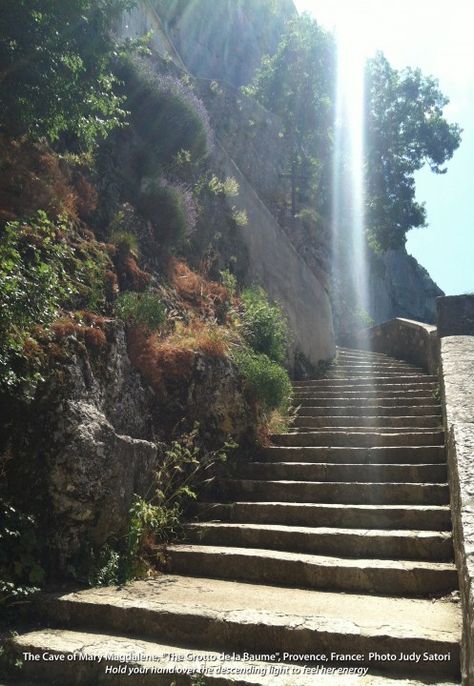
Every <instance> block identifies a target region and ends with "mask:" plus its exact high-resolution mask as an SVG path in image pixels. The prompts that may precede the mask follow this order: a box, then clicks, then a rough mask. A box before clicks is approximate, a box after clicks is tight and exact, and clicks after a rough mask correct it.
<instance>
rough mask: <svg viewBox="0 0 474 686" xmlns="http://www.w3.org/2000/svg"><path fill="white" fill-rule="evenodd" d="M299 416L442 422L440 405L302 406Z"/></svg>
mask: <svg viewBox="0 0 474 686" xmlns="http://www.w3.org/2000/svg"><path fill="white" fill-rule="evenodd" d="M298 414H300V415H301V414H304V415H305V416H309V417H311V416H313V417H347V416H349V417H357V416H359V417H429V416H431V417H433V416H436V417H437V418H438V419H439V420H440V421H441V406H440V405H373V406H366V405H362V404H361V405H350V404H341V405H334V404H331V405H327V406H324V405H323V406H318V405H314V406H311V405H308V404H305V405H302V406H300V408H299V413H298Z"/></svg>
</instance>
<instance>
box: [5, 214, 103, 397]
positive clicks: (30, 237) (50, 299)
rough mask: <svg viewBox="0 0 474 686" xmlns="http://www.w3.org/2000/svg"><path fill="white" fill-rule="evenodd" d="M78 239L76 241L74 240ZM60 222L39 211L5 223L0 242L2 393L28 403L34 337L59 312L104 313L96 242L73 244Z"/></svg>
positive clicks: (36, 351)
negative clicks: (84, 310)
mask: <svg viewBox="0 0 474 686" xmlns="http://www.w3.org/2000/svg"><path fill="white" fill-rule="evenodd" d="M76 238H77V237H76ZM76 238H74V237H73V236H72V235H71V227H70V226H69V225H68V224H67V223H65V222H64V221H60V220H58V221H56V222H55V223H53V222H51V221H50V220H49V219H48V217H47V216H46V214H45V213H44V212H42V211H39V212H38V213H37V215H36V217H35V218H34V219H31V220H29V221H28V222H26V221H25V222H16V221H15V222H9V223H8V224H7V225H6V226H5V227H4V229H3V233H2V234H1V237H0V389H1V390H4V391H10V392H12V391H15V392H16V391H18V392H21V393H23V394H24V395H25V396H26V397H28V396H29V397H31V395H32V393H33V392H34V389H35V385H36V383H37V382H38V381H39V380H40V379H41V375H40V366H41V347H40V346H39V345H38V342H37V340H36V338H37V336H38V333H37V332H38V331H40V332H41V331H42V332H43V334H44V329H47V328H49V326H50V325H51V323H52V322H53V321H54V320H55V319H56V318H57V316H58V313H59V311H60V309H61V307H66V308H69V309H74V308H76V307H83V308H87V309H95V308H97V307H102V306H103V305H104V304H105V300H106V288H107V285H106V271H107V268H108V266H109V259H108V257H107V255H106V254H105V252H104V250H103V247H101V246H100V244H99V243H97V242H96V241H94V240H87V241H86V240H76Z"/></svg>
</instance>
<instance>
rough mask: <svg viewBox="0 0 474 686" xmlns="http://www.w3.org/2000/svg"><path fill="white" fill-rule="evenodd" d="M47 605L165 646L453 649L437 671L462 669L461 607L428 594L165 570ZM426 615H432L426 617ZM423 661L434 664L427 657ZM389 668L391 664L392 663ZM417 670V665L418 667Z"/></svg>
mask: <svg viewBox="0 0 474 686" xmlns="http://www.w3.org/2000/svg"><path fill="white" fill-rule="evenodd" d="M176 592H177V593H176ZM276 598H278V599H279V603H278V604H277V605H276V606H275V599H276ZM242 600H244V603H243V604H242ZM223 601H224V602H223ZM246 603H247V604H246ZM438 607H439V610H438ZM362 608H364V612H361V610H362ZM372 609H373V610H375V612H377V613H379V614H380V613H381V618H382V617H384V618H385V617H386V619H387V620H389V621H386V620H385V621H384V622H383V628H380V626H379V625H378V623H377V622H374V621H371V620H370V615H371V611H372ZM41 611H42V618H43V621H48V620H49V621H54V622H55V624H56V626H58V624H63V625H66V623H68V624H69V626H72V625H73V624H74V626H75V627H76V628H78V627H87V626H93V627H94V631H100V630H102V629H105V630H106V631H107V632H111V631H117V630H119V631H120V632H124V631H126V633H127V634H129V635H132V634H139V635H141V636H147V637H153V638H154V639H157V638H159V640H160V641H162V642H166V643H169V642H172V643H174V642H176V641H177V640H178V639H177V638H176V637H179V642H180V644H181V645H190V646H195V647H197V648H201V649H209V648H211V650H225V651H229V648H231V649H232V650H234V651H237V652H243V651H249V652H252V653H256V652H275V651H280V652H284V651H288V652H290V653H314V651H315V646H317V648H318V652H324V651H329V652H330V651H334V650H335V648H334V646H337V650H338V652H340V653H354V652H362V653H365V652H367V653H368V652H369V651H373V650H377V651H380V653H383V652H391V651H393V650H395V651H396V652H398V651H401V650H403V651H404V652H413V651H416V652H421V653H423V652H424V651H428V652H430V653H434V652H437V653H443V652H447V653H449V654H450V655H451V660H449V662H448V661H445V662H444V663H440V664H437V665H436V670H437V671H442V670H443V669H445V670H447V672H448V673H453V674H455V675H457V674H458V671H459V638H460V636H459V633H460V631H459V626H458V620H457V618H456V613H455V611H454V610H453V609H452V607H451V606H445V605H444V604H440V605H438V604H437V603H435V604H433V603H432V602H431V601H425V600H416V599H413V600H406V599H396V598H379V597H375V598H373V597H365V596H360V595H353V594H352V595H343V596H342V597H341V595H340V594H334V593H329V592H317V591H312V592H308V591H305V590H298V589H294V590H293V591H291V593H286V592H285V593H284V592H283V589H278V588H274V587H271V586H262V585H258V586H256V585H252V584H239V583H229V582H227V581H220V580H214V579H212V578H207V579H206V580H205V581H201V580H199V579H195V578H194V579H192V578H186V577H176V576H171V577H170V576H165V577H161V578H159V579H156V580H155V581H150V582H134V583H132V584H131V585H129V586H127V587H122V588H100V589H90V590H88V591H83V592H81V593H76V594H68V595H63V596H62V597H52V598H49V599H44V600H43V603H42V607H41ZM440 613H441V615H440ZM439 616H441V619H438V617H439ZM427 617H428V618H430V617H432V618H433V620H434V621H432V622H430V621H428V623H427V621H426V618H427ZM365 618H367V619H365ZM420 620H422V621H421V622H420ZM403 664H404V663H401V664H400V665H396V666H395V669H396V670H399V669H400V667H403ZM376 666H377V663H376V664H372V665H371V667H372V668H374V667H376ZM384 667H387V665H386V664H384ZM421 668H422V671H423V672H425V673H427V672H429V671H432V665H430V664H427V663H425V664H424V665H421ZM388 669H390V670H391V671H393V669H394V665H393V663H392V664H390V665H388ZM409 671H410V672H413V666H412V665H411V664H410V665H409Z"/></svg>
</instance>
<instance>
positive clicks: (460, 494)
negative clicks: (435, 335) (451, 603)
mask: <svg viewBox="0 0 474 686" xmlns="http://www.w3.org/2000/svg"><path fill="white" fill-rule="evenodd" d="M440 360H441V364H440V375H441V382H442V391H443V398H444V403H443V404H444V409H445V422H446V427H445V428H446V436H447V447H448V474H449V485H450V493H451V511H452V520H453V539H454V551H455V557H456V565H457V568H458V574H459V588H460V591H461V599H462V608H463V650H462V666H461V668H462V676H463V684H473V683H474V336H447V337H445V338H442V339H441V353H440Z"/></svg>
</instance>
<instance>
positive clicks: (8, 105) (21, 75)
mask: <svg viewBox="0 0 474 686" xmlns="http://www.w3.org/2000/svg"><path fill="white" fill-rule="evenodd" d="M32 4H33V6H32ZM133 4H134V3H133V2H130V1H129V0H101V1H100V2H92V0H61V2H60V3H57V2H55V0H36V2H35V3H31V2H29V0H4V2H3V3H2V12H1V13H0V64H1V65H2V69H1V71H0V112H1V115H0V116H1V119H0V123H1V125H2V126H4V127H5V128H6V129H7V130H8V131H10V132H11V133H12V134H15V135H20V134H23V133H28V134H29V135H31V136H33V137H42V136H46V137H47V138H48V139H49V140H50V141H55V140H57V139H58V138H59V137H60V136H61V135H62V134H64V133H66V132H67V133H69V134H73V135H75V136H76V137H77V138H78V139H79V140H80V142H81V143H82V144H83V145H84V146H85V147H91V146H92V145H93V144H94V141H95V139H96V137H97V136H102V137H104V136H106V135H107V134H108V132H109V131H110V130H111V129H112V128H113V127H115V126H117V125H119V124H120V123H121V122H123V120H124V116H125V112H124V110H122V109H121V103H122V100H123V99H122V98H120V97H119V96H117V95H116V93H115V91H114V86H115V79H114V77H113V74H112V62H113V60H114V55H115V52H116V44H115V42H114V40H113V39H112V37H111V36H112V34H111V29H112V24H113V21H114V19H115V18H116V17H117V16H118V15H119V14H120V12H121V11H123V10H124V9H127V8H130V7H131V6H132V5H133Z"/></svg>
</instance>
